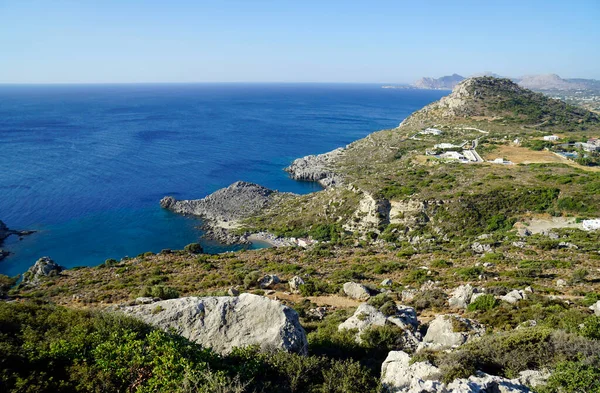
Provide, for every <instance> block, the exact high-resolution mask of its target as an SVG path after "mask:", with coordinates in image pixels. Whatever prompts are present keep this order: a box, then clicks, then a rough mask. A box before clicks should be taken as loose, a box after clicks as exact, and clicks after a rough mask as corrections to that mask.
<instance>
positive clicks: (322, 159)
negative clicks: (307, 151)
mask: <svg viewBox="0 0 600 393" xmlns="http://www.w3.org/2000/svg"><path fill="white" fill-rule="evenodd" d="M345 151H346V149H344V148H342V147H340V148H338V149H335V150H332V151H330V152H327V153H323V154H318V155H310V156H306V157H302V158H298V159H296V160H294V161H293V162H292V164H291V165H290V166H288V167H287V168H285V169H284V170H285V171H286V172H288V173H289V174H290V177H291V178H292V179H294V180H302V181H314V182H318V183H319V184H320V185H321V186H323V187H324V188H328V187H333V186H337V185H341V184H342V183H343V180H344V179H343V177H342V176H341V175H339V174H338V173H336V172H335V171H334V170H333V164H334V162H335V161H336V160H337V159H339V158H340V157H341V156H343V155H344V153H345Z"/></svg>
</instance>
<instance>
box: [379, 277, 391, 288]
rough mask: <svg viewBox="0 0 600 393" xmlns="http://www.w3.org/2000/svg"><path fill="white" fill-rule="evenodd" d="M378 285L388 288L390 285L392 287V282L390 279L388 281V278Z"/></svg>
mask: <svg viewBox="0 0 600 393" xmlns="http://www.w3.org/2000/svg"><path fill="white" fill-rule="evenodd" d="M379 285H381V286H382V287H389V286H391V285H392V280H391V279H389V278H386V279H385V280H383V281H382V282H381V284H379Z"/></svg>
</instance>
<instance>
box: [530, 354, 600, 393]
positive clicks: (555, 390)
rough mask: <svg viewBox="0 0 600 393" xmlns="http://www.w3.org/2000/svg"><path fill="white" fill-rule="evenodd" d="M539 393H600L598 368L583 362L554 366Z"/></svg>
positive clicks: (599, 370) (599, 369)
mask: <svg viewBox="0 0 600 393" xmlns="http://www.w3.org/2000/svg"><path fill="white" fill-rule="evenodd" d="M536 391H537V392H539V393H600V368H599V367H597V366H596V367H595V366H592V365H590V364H587V362H585V361H584V360H578V361H567V362H561V363H559V364H557V365H556V367H555V369H554V371H553V373H552V375H551V376H550V378H549V379H548V383H547V384H546V385H545V386H542V387H538V388H537V389H536Z"/></svg>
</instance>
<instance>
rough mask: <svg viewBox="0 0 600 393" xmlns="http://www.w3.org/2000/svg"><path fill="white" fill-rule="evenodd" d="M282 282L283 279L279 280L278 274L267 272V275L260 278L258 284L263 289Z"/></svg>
mask: <svg viewBox="0 0 600 393" xmlns="http://www.w3.org/2000/svg"><path fill="white" fill-rule="evenodd" d="M280 282H281V280H279V277H277V276H276V275H274V274H267V275H266V276H264V277H263V278H261V279H259V280H258V286H259V287H261V288H262V289H267V288H271V287H273V286H274V285H277V284H279V283H280Z"/></svg>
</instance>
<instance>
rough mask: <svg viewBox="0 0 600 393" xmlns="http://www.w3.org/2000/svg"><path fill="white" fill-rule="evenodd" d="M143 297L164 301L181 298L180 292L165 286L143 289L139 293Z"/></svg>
mask: <svg viewBox="0 0 600 393" xmlns="http://www.w3.org/2000/svg"><path fill="white" fill-rule="evenodd" d="M139 296H141V297H157V298H159V299H162V300H168V299H176V298H178V297H179V292H177V290H176V289H174V288H171V287H167V286H164V285H154V286H151V287H143V288H142V290H141V291H140V293H139Z"/></svg>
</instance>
